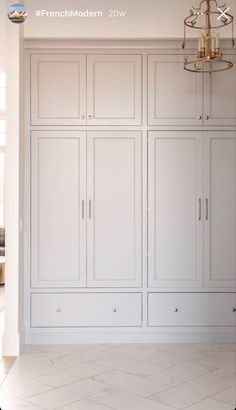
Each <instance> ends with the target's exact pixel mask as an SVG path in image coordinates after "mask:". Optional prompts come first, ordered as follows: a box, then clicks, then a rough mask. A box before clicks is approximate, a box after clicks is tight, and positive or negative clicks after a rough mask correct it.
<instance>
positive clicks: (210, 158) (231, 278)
mask: <svg viewBox="0 0 236 410" xmlns="http://www.w3.org/2000/svg"><path fill="white" fill-rule="evenodd" d="M204 158H205V160H204V163H205V172H204V185H205V186H204V191H205V192H204V196H205V201H206V202H205V206H206V210H205V215H204V219H205V223H204V233H205V236H204V244H205V258H204V260H205V275H204V276H205V280H206V286H210V287H217V288H223V287H228V288H232V287H233V286H236V131H224V132H216V131H214V132H213V131H209V132H207V133H206V134H205V135H204Z"/></svg>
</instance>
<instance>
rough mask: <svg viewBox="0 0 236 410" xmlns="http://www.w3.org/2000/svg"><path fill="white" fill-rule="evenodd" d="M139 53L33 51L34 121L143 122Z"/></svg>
mask: <svg viewBox="0 0 236 410" xmlns="http://www.w3.org/2000/svg"><path fill="white" fill-rule="evenodd" d="M141 68H142V57H141V56H140V55H88V56H85V55H78V54H65V53H64V54H63V53H60V54H45V53H42V54H32V55H31V101H32V105H31V124H32V125H86V124H88V125H141V122H142V118H141V103H142V101H141V92H142V70H141Z"/></svg>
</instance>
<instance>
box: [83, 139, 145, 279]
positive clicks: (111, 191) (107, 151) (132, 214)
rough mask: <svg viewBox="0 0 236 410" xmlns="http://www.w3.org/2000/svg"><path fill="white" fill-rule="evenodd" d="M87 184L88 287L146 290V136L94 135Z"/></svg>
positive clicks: (88, 162) (89, 141) (88, 141)
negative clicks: (144, 209) (143, 207)
mask: <svg viewBox="0 0 236 410" xmlns="http://www.w3.org/2000/svg"><path fill="white" fill-rule="evenodd" d="M87 184H88V188H87V199H88V220H87V221H88V222H87V284H88V286H90V287H119V286H120V287H136V286H137V287H139V286H141V273H142V135H141V133H140V132H138V131H91V132H88V136H87Z"/></svg>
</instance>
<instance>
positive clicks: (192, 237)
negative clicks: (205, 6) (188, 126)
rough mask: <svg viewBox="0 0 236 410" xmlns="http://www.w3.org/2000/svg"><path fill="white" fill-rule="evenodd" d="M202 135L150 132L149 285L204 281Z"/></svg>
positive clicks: (194, 283)
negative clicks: (201, 205)
mask: <svg viewBox="0 0 236 410" xmlns="http://www.w3.org/2000/svg"><path fill="white" fill-rule="evenodd" d="M201 142H202V139H201V133H200V132H199V133H196V132H194V131H193V132H191V131H190V132H187V131H179V132H176V131H175V132H171V131H162V132H149V136H148V164H149V170H148V181H149V186H148V206H149V212H148V221H149V227H148V233H149V241H148V244H149V250H148V254H149V258H148V272H149V286H160V287H179V288H181V287H194V286H195V287H196V286H202V247H201V237H202V222H201V219H200V216H201V215H200V212H201V211H200V209H199V207H200V202H199V201H200V200H201V199H200V198H202V162H201V159H202V152H201V147H202V144H201Z"/></svg>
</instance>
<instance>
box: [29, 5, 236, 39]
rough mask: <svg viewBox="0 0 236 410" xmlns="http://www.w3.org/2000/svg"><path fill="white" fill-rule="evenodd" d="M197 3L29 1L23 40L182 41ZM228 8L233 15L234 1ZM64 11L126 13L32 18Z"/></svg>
mask: <svg viewBox="0 0 236 410" xmlns="http://www.w3.org/2000/svg"><path fill="white" fill-rule="evenodd" d="M199 2H200V0H128V1H127V0H79V1H78V0H50V1H49V0H40V1H39V0H28V1H27V6H28V12H29V18H28V21H27V22H26V23H25V37H32V38H37V37H43V38H46V37H51V38H52V37H57V38H58V37H64V38H113V39H114V38H182V36H183V19H184V17H186V15H187V14H188V11H189V8H190V7H191V5H192V4H193V5H198V4H199ZM227 5H228V6H230V7H231V10H230V11H231V12H232V13H233V14H234V15H235V14H236V0H227ZM65 7H66V8H67V9H68V10H71V9H78V10H87V9H89V10H102V11H103V12H104V13H105V14H106V11H107V10H109V9H119V10H124V11H126V17H125V18H119V19H112V18H109V17H108V16H107V15H106V16H104V17H102V18H79V17H77V18H76V17H74V18H50V17H48V18H46V17H44V18H37V17H35V11H36V10H38V9H40V10H42V9H47V10H65ZM191 31H193V30H191ZM226 33H227V32H226ZM228 34H229V33H228ZM226 36H227V34H226Z"/></svg>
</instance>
